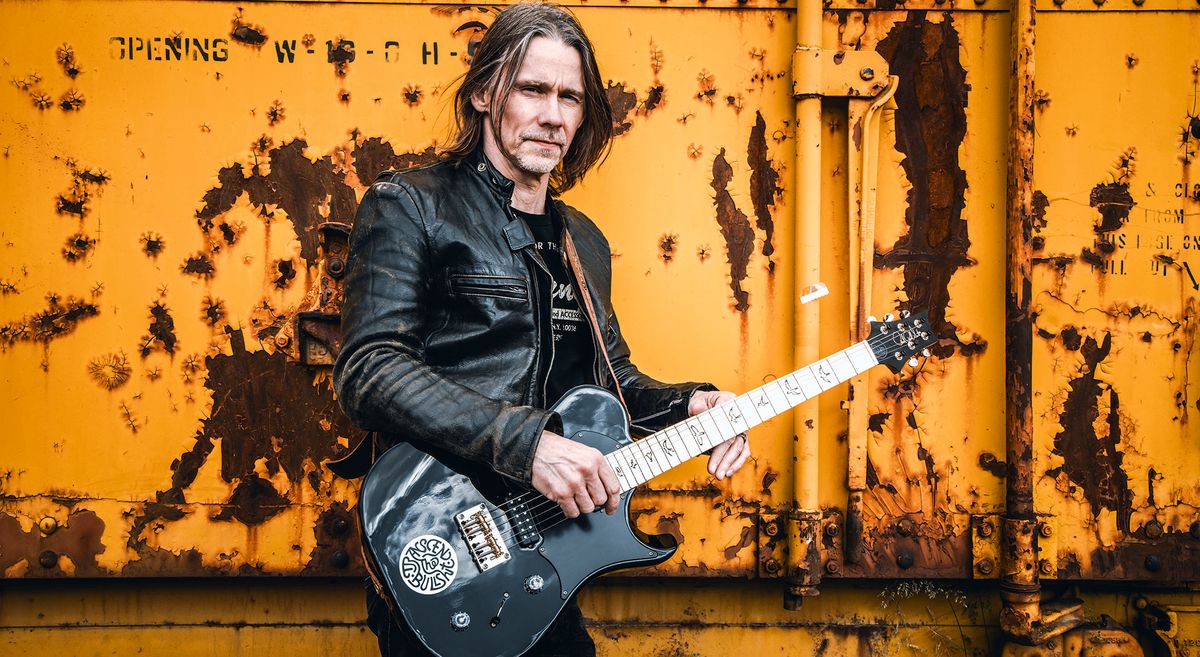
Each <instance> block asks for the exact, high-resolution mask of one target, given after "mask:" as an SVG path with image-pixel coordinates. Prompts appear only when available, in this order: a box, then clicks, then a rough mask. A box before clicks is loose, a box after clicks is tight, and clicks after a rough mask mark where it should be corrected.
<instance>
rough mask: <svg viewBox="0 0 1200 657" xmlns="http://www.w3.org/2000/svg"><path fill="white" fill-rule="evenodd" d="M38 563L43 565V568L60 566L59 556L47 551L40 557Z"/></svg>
mask: <svg viewBox="0 0 1200 657" xmlns="http://www.w3.org/2000/svg"><path fill="white" fill-rule="evenodd" d="M38 563H39V564H41V565H42V568H47V569H49V568H53V567H55V566H57V565H58V555H57V554H55V553H54V552H53V551H52V550H46V551H45V552H42V553H41V554H39V555H38Z"/></svg>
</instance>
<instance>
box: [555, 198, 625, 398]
mask: <svg viewBox="0 0 1200 657" xmlns="http://www.w3.org/2000/svg"><path fill="white" fill-rule="evenodd" d="M563 249H564V250H565V251H566V252H567V260H569V261H570V262H571V271H572V272H574V273H575V282H576V283H577V284H578V285H579V293H580V294H581V295H582V296H583V305H584V307H585V308H586V309H587V316H588V319H589V320H591V322H592V335H595V336H596V343H597V344H598V345H600V353H602V354H604V364H605V365H608V373H609V374H610V375H612V381H613V388H615V389H616V391H617V398H618V399H620V400H621V406H622V407H624V408H625V412H626V413H628V412H629V406H628V405H627V404H626V403H625V395H623V394H621V384H620V383H618V382H617V372H616V370H614V369H613V366H612V361H611V360H610V359H609V358H608V346H607V343H606V341H605V339H604V335H603V334H602V333H600V323H599V322H597V321H596V309H595V308H594V307H592V293H591V291H590V290H589V289H588V284H587V279H585V278H584V277H583V266H582V265H580V264H579V253H578V252H577V251H575V242H574V241H573V240H572V239H571V232H570V231H569V230H567V224H566V222H565V221H564V222H563Z"/></svg>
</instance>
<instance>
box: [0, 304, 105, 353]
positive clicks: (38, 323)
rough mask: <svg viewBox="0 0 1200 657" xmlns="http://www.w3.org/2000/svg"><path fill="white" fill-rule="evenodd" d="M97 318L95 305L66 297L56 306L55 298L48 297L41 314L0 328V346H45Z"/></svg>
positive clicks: (27, 316)
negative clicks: (40, 344) (17, 344)
mask: <svg viewBox="0 0 1200 657" xmlns="http://www.w3.org/2000/svg"><path fill="white" fill-rule="evenodd" d="M99 314H100V307H99V306H98V305H96V304H95V303H92V302H90V301H84V300H83V299H77V298H75V297H67V300H66V301H65V302H62V303H60V302H59V298H58V295H57V294H49V295H47V296H46V309H45V310H43V311H41V312H37V313H34V314H32V315H26V316H25V317H23V318H21V319H20V320H17V321H15V322H9V323H8V324H4V325H0V346H2V347H8V346H9V345H11V344H13V343H16V342H41V343H42V344H44V345H49V344H50V341H51V340H55V339H57V338H61V337H63V336H66V335H70V334H71V333H73V332H74V331H75V329H76V328H77V327H78V326H79V323H80V322H82V321H83V320H85V319H88V318H91V317H95V316H96V315H99Z"/></svg>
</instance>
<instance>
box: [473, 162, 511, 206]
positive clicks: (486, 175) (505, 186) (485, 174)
mask: <svg viewBox="0 0 1200 657" xmlns="http://www.w3.org/2000/svg"><path fill="white" fill-rule="evenodd" d="M466 165H467V166H468V167H470V169H471V172H472V173H473V174H474V175H476V176H479V178H480V179H481V180H482V181H483V182H484V184H485V185H487V187H488V188H489V189H491V190H492V191H493V192H495V193H496V194H498V195H500V196H501V197H503V198H504V200H505V203H509V202H511V201H512V192H513V181H511V180H509V179H508V178H505V177H504V174H502V173H500V171H499V169H497V168H496V167H494V166H492V163H491V161H490V160H488V159H487V156H486V155H484V154H483V149H482V148H477V149H475V152H474V153H471V155H470V156H468V157H467V159H466Z"/></svg>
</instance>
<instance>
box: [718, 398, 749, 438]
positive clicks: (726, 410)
mask: <svg viewBox="0 0 1200 657" xmlns="http://www.w3.org/2000/svg"><path fill="white" fill-rule="evenodd" d="M721 415H724V416H725V421H726V422H728V423H729V426H731V427H733V428H734V430H736V432H737V433H741V432H743V431H746V430H748V429H749V428H750V425H749V423H747V422H746V416H745V415H743V414H742V407H741V406H738V404H737V400H736V399H735V400H733V401H731V402H725V403H724V404H722V405H721ZM731 415H732V416H733V417H730V416H731ZM735 418H736V419H735Z"/></svg>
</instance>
